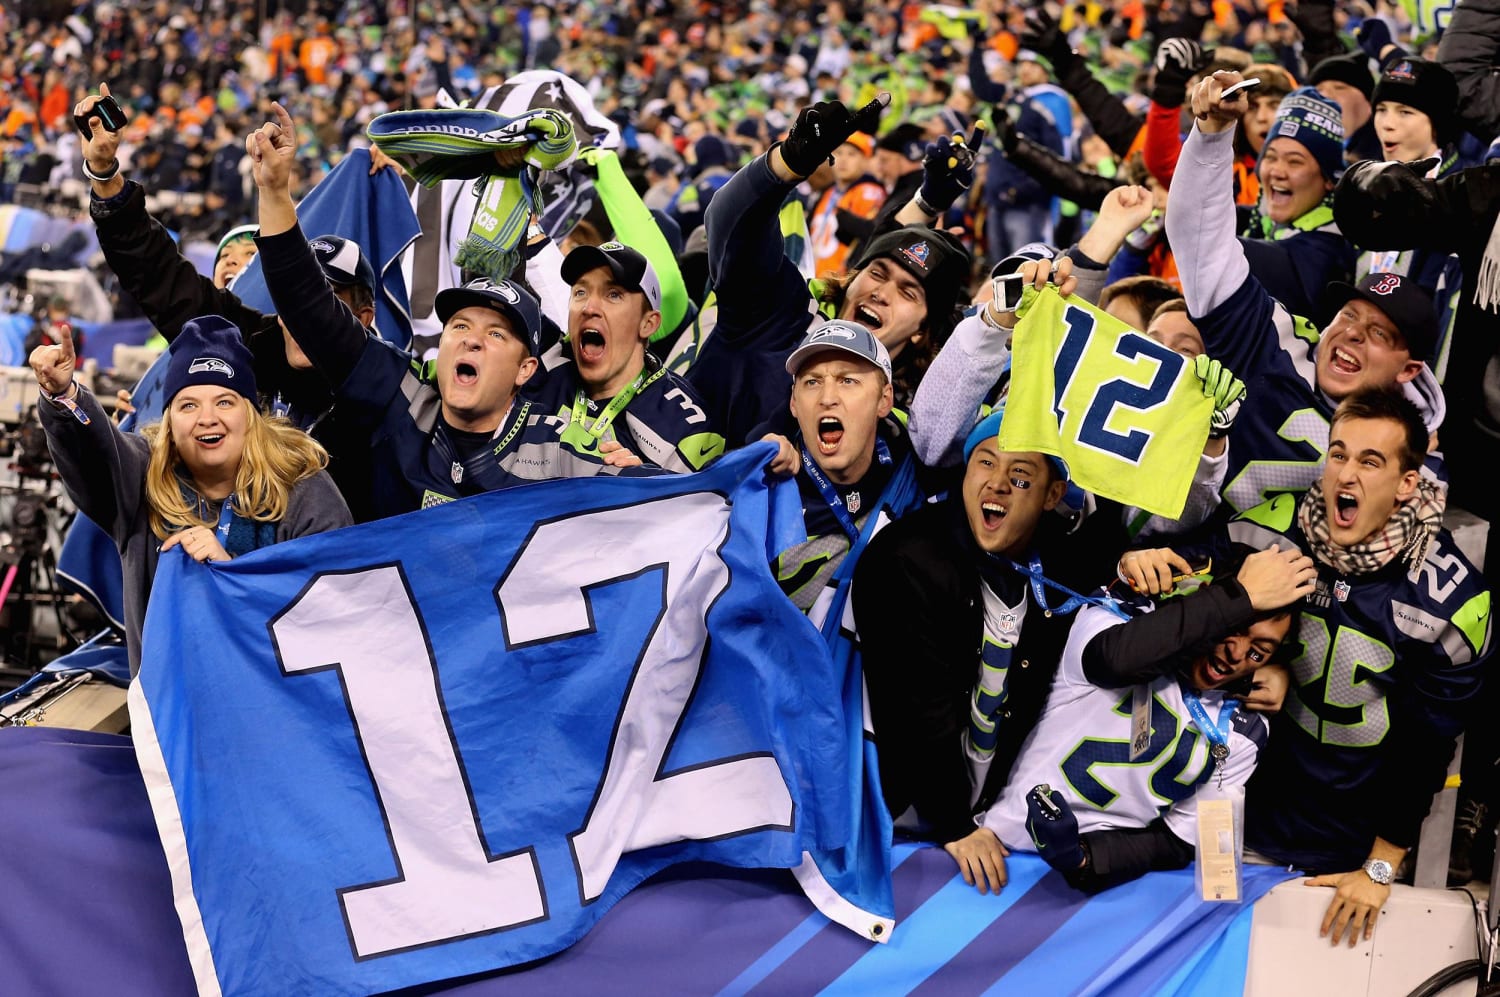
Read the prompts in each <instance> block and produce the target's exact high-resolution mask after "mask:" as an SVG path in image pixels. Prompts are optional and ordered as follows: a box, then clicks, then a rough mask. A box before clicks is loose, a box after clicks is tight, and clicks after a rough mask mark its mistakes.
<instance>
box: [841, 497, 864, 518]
mask: <svg viewBox="0 0 1500 997" xmlns="http://www.w3.org/2000/svg"><path fill="white" fill-rule="evenodd" d="M844 506H845V508H847V509H848V510H849V514H850V515H853V514H855V513H857V512H859V506H860V501H859V492H850V493H849V496H848V497H847V498H846V499H844Z"/></svg>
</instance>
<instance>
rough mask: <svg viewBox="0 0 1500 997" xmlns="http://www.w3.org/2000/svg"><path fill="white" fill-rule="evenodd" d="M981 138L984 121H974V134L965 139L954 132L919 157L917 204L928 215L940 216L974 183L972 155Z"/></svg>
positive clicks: (982, 136) (982, 139) (929, 147)
mask: <svg viewBox="0 0 1500 997" xmlns="http://www.w3.org/2000/svg"><path fill="white" fill-rule="evenodd" d="M983 141H984V123H983V122H978V121H976V122H975V123H974V134H973V135H972V136H971V137H970V138H969V140H968V141H967V142H965V141H964V137H963V136H962V135H960V134H958V133H957V132H955V133H954V135H953V137H952V138H949V137H948V136H946V135H944V136H943V137H941V138H939V139H938V140H937V141H936V142H933V143H932V144H930V145H929V146H928V147H927V155H926V156H925V157H924V158H923V159H922V186H921V188H920V189H919V190H918V191H917V197H916V202H917V207H918V208H921V209H922V211H923V212H925V213H926V214H928V215H932V216H937V217H941V216H942V214H943V212H945V211H947V210H948V208H949V207H951V206H952V204H953V202H954V201H956V200H958V198H959V197H960V196H961V195H962V194H963V192H964V191H966V190H968V189H969V188H970V187H972V186H974V155H975V153H976V152H977V151H978V149H979V144H980V143H981V142H983Z"/></svg>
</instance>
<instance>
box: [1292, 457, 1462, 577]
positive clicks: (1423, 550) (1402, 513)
mask: <svg viewBox="0 0 1500 997" xmlns="http://www.w3.org/2000/svg"><path fill="white" fill-rule="evenodd" d="M1447 501H1448V493H1447V492H1445V491H1444V490H1443V489H1441V488H1439V487H1438V486H1437V485H1436V484H1434V483H1433V482H1431V481H1429V480H1428V479H1426V478H1422V479H1421V480H1420V481H1418V483H1417V493H1416V494H1415V495H1413V496H1412V497H1411V498H1409V499H1407V500H1406V502H1404V503H1402V505H1401V506H1400V507H1399V508H1398V509H1397V510H1396V514H1395V515H1394V516H1392V517H1391V518H1390V519H1388V520H1386V524H1385V526H1384V527H1383V528H1382V529H1381V530H1380V531H1379V532H1378V533H1376V534H1375V535H1374V536H1372V537H1370V538H1369V539H1367V540H1361V541H1360V542H1359V543H1357V544H1352V545H1350V546H1348V547H1345V546H1342V545H1340V544H1337V543H1334V542H1333V537H1332V536H1331V535H1330V532H1329V527H1328V506H1327V505H1326V504H1324V501H1323V482H1322V481H1321V480H1319V481H1314V482H1313V484H1312V487H1311V488H1309V489H1308V490H1307V494H1306V495H1304V496H1302V504H1301V505H1299V506H1298V507H1297V525H1298V526H1300V527H1302V532H1303V534H1304V535H1305V536H1306V537H1307V541H1308V543H1309V544H1311V545H1312V552H1313V558H1314V559H1315V560H1318V561H1321V562H1323V563H1324V564H1326V565H1328V566H1329V567H1331V568H1333V569H1334V570H1335V571H1337V572H1338V573H1339V574H1341V575H1367V574H1369V573H1370V572H1372V571H1378V570H1379V569H1381V568H1383V567H1385V566H1386V565H1387V564H1389V563H1391V562H1392V561H1394V560H1397V559H1400V560H1402V561H1404V562H1406V563H1407V564H1408V565H1415V564H1421V563H1422V561H1423V559H1425V558H1426V557H1427V546H1428V544H1430V543H1431V542H1432V538H1433V537H1435V536H1436V535H1437V531H1438V530H1439V529H1441V528H1442V525H1443V509H1444V508H1445V507H1446V505H1447Z"/></svg>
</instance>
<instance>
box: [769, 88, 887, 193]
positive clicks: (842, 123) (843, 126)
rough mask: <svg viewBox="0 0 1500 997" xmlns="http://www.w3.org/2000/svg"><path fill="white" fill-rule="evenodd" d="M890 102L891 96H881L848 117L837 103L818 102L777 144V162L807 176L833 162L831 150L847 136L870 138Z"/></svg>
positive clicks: (842, 106)
mask: <svg viewBox="0 0 1500 997" xmlns="http://www.w3.org/2000/svg"><path fill="white" fill-rule="evenodd" d="M890 102H891V95H890V94H888V93H883V94H881V95H880V96H879V97H876V98H875V99H874V100H872V101H870V102H869V103H868V104H866V105H865V106H864V107H862V108H860V109H859V110H858V111H855V112H854V113H852V114H851V113H850V112H849V109H848V108H847V107H845V106H844V105H843V103H842V102H841V101H837V100H820V101H818V102H817V103H816V104H813V105H812V106H810V107H804V108H803V109H802V110H801V111H800V112H798V114H797V120H796V121H795V122H794V123H793V124H792V130H791V131H789V132H788V133H787V136H786V139H785V140H784V141H783V142H782V143H781V158H782V159H783V160H784V161H785V162H786V166H787V169H789V170H791V171H792V172H793V173H795V174H797V176H799V177H805V176H811V175H812V172H813V171H814V170H816V169H817V168H818V167H819V166H821V165H823V164H824V163H825V162H827V161H829V160H830V159H832V158H833V150H835V149H837V148H838V147H839V146H841V145H843V144H844V142H845V141H846V140H847V139H848V138H849V136H850V135H853V134H854V133H855V132H868V133H869V134H871V135H873V134H874V133H875V129H876V128H877V127H879V125H880V112H881V111H883V110H885V108H886V106H887V105H888V104H890Z"/></svg>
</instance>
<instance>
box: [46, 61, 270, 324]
mask: <svg viewBox="0 0 1500 997" xmlns="http://www.w3.org/2000/svg"><path fill="white" fill-rule="evenodd" d="M107 96H109V84H108V83H101V84H99V94H98V95H97V96H88V97H85V98H84V99H83V100H81V101H79V102H78V104H77V106H76V107H74V109H73V111H74V113H75V114H86V113H88V111H89V110H91V109H92V108H93V106H94V105H95V104H97V103H98V102H99V100H100V99H101V98H103V97H107ZM89 127H90V129H91V135H90V137H89V138H86V139H84V140H83V143H82V146H83V147H82V153H83V161H84V164H85V166H86V168H87V172H88V173H89V174H92V175H93V176H94V177H105V178H107V179H103V180H97V179H90V181H89V184H90V197H89V215H90V217H92V218H93V219H94V226H95V228H96V229H97V230H98V233H99V248H100V249H101V250H103V252H104V259H105V261H106V262H107V263H108V264H109V268H110V269H111V270H113V271H114V273H115V276H117V277H118V278H119V279H120V286H121V287H122V288H124V289H125V292H126V293H127V294H129V295H130V296H131V298H133V299H135V302H136V304H138V305H140V307H141V311H142V312H144V313H145V315H146V317H147V318H148V319H150V320H151V324H152V325H154V326H155V327H156V330H157V331H158V332H160V333H161V334H162V335H163V336H165V337H166V339H167V340H168V341H169V342H170V341H171V340H173V339H175V338H177V334H178V332H180V331H181V330H182V326H183V323H184V322H187V321H189V320H190V319H195V318H197V317H198V316H200V315H223V316H224V317H225V318H227V319H229V321H231V322H233V323H234V324H235V325H237V326H239V327H240V328H241V329H244V330H247V331H249V330H253V329H256V328H259V327H260V325H261V324H262V322H263V321H264V318H265V317H264V316H263V315H261V314H260V312H257V311H255V310H254V309H252V308H247V307H245V305H244V304H243V303H242V302H241V301H240V299H239V298H237V297H235V296H234V295H233V294H232V293H230V292H229V291H223V290H219V289H218V288H216V287H214V282H213V281H212V280H211V279H209V278H208V277H205V276H203V275H202V274H200V273H199V272H198V270H197V268H195V267H194V266H193V265H192V264H191V263H189V262H188V261H187V260H186V259H184V258H183V257H182V254H180V253H179V252H178V251H177V244H176V243H175V242H173V241H172V237H171V236H170V235H168V234H167V230H166V229H165V228H163V227H162V225H161V223H160V222H158V221H157V220H156V219H154V218H152V217H151V216H150V215H149V214H148V213H147V212H146V191H145V189H144V188H142V187H141V185H140V184H138V183H136V182H135V181H133V180H129V181H128V180H126V179H125V175H124V174H123V173H121V172H120V171H119V158H118V152H119V147H120V136H119V135H118V134H117V133H115V132H111V131H109V130H108V129H106V128H105V127H104V125H103V123H102V122H101V121H100V120H99V119H98V118H97V117H96V118H93V119H91V120H90V122H89Z"/></svg>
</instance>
